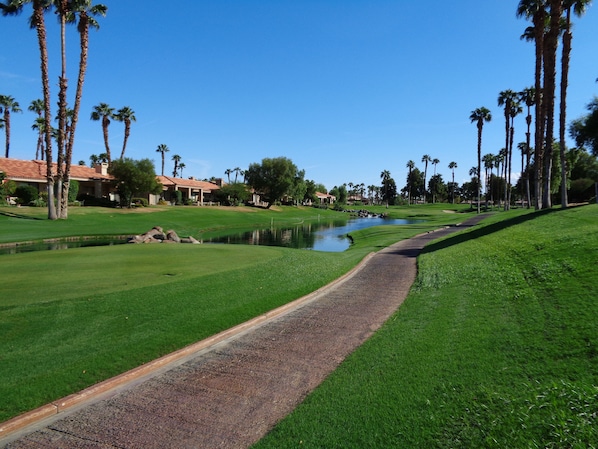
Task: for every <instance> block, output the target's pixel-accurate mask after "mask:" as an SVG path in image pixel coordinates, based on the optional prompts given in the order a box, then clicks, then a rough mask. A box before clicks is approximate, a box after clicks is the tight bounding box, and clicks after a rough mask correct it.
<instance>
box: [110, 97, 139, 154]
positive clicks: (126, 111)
mask: <svg viewBox="0 0 598 449" xmlns="http://www.w3.org/2000/svg"><path fill="white" fill-rule="evenodd" d="M114 119H115V120H116V121H118V122H123V123H124V124H125V137H124V139H123V149H122V151H121V153H120V158H121V159H124V158H125V149H126V148H127V141H128V140H129V135H130V134H131V122H136V121H137V117H135V111H133V109H131V108H130V107H129V106H124V107H122V108H120V109H119V110H118V111H116V114H114Z"/></svg>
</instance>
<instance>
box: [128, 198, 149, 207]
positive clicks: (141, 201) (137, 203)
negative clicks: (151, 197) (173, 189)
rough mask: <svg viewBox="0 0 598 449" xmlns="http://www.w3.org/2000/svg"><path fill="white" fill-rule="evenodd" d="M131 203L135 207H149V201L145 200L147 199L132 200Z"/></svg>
mask: <svg viewBox="0 0 598 449" xmlns="http://www.w3.org/2000/svg"><path fill="white" fill-rule="evenodd" d="M132 203H133V204H134V205H135V206H141V207H148V206H149V201H148V200H147V198H133V200H132Z"/></svg>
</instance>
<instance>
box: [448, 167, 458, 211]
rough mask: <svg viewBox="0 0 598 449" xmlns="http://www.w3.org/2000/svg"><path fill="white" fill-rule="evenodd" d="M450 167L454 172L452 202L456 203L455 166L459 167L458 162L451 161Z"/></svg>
mask: <svg viewBox="0 0 598 449" xmlns="http://www.w3.org/2000/svg"><path fill="white" fill-rule="evenodd" d="M448 168H450V170H451V172H452V174H453V192H452V203H453V204H455V168H457V163H456V162H450V163H449V164H448Z"/></svg>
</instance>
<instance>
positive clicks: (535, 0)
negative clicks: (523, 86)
mask: <svg viewBox="0 0 598 449" xmlns="http://www.w3.org/2000/svg"><path fill="white" fill-rule="evenodd" d="M517 17H525V18H526V19H531V21H532V23H533V26H532V27H528V28H527V29H526V32H525V33H524V34H523V35H522V36H521V39H525V40H530V38H531V37H532V36H533V41H534V43H535V55H536V64H535V73H534V89H535V91H536V98H535V100H536V101H535V105H536V114H535V116H536V124H535V142H534V147H535V150H534V153H535V156H534V175H535V176H534V178H535V182H534V191H535V196H534V198H535V208H536V209H539V208H540V197H541V196H542V184H541V173H542V159H543V158H544V123H545V109H544V96H545V93H544V91H543V89H542V61H543V54H544V29H545V21H546V0H520V2H519V5H518V6H517Z"/></svg>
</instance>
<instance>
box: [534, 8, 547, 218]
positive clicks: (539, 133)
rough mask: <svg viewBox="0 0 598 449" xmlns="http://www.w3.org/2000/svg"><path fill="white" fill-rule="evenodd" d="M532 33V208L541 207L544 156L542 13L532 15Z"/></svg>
mask: <svg viewBox="0 0 598 449" xmlns="http://www.w3.org/2000/svg"><path fill="white" fill-rule="evenodd" d="M534 30H535V31H534V33H535V41H536V68H535V80H534V87H535V89H536V126H535V136H534V144H535V152H534V174H535V179H534V195H535V197H534V208H535V209H536V210H539V209H540V208H541V203H540V198H541V197H542V159H543V157H544V118H545V107H544V98H543V97H544V96H543V95H542V94H543V89H542V65H543V59H544V13H543V12H542V14H537V15H535V16H534Z"/></svg>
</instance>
